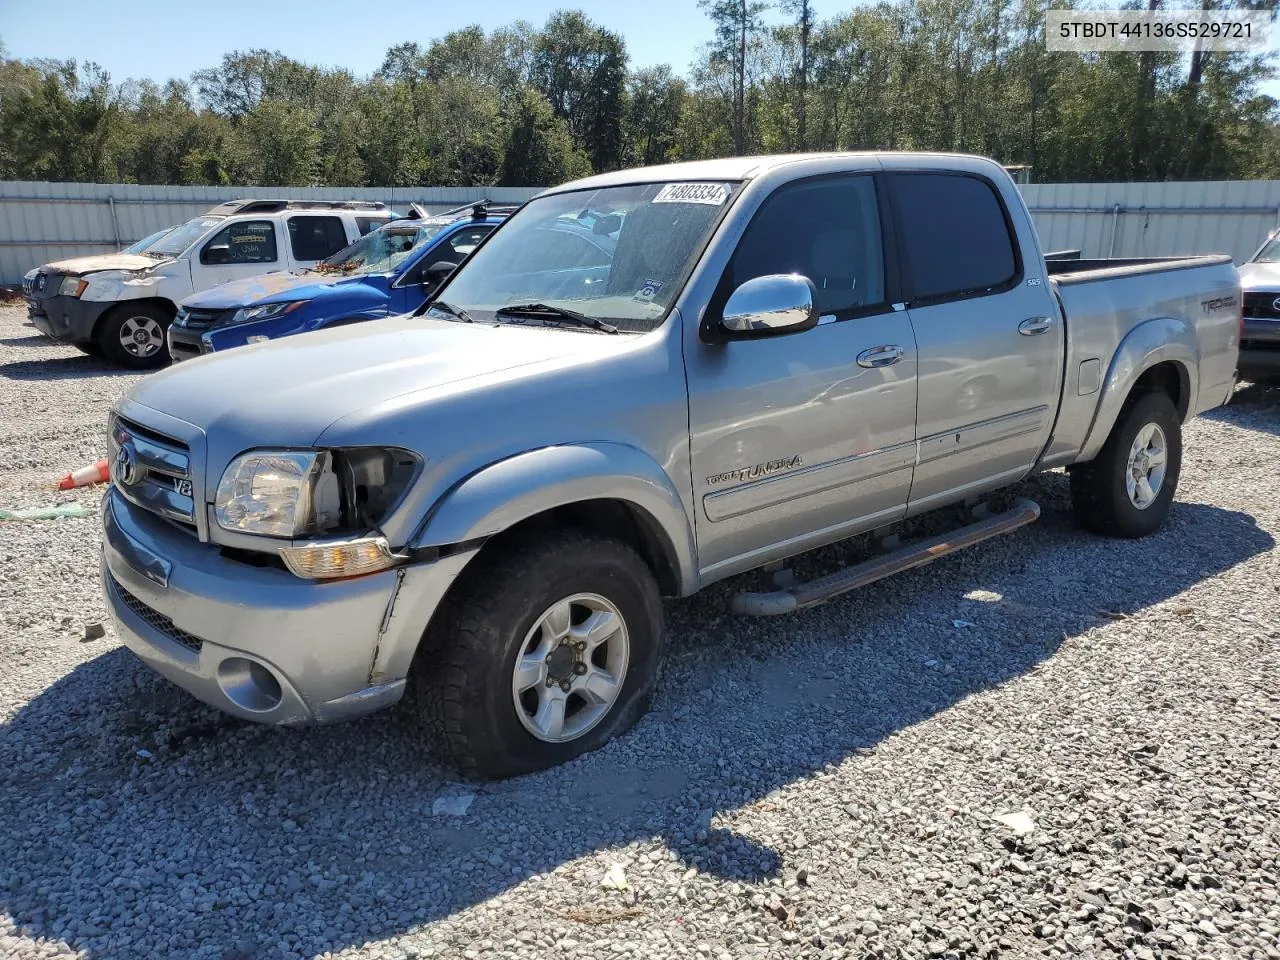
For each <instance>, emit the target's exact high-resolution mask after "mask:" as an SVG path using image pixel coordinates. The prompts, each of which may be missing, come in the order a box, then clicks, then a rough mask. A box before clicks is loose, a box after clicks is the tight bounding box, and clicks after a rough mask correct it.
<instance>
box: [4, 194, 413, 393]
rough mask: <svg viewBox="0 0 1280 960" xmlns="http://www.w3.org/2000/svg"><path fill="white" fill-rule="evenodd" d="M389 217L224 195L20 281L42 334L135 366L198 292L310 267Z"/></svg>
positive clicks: (334, 205) (377, 211)
mask: <svg viewBox="0 0 1280 960" xmlns="http://www.w3.org/2000/svg"><path fill="white" fill-rule="evenodd" d="M392 217H393V214H392V213H391V211H390V210H388V209H387V208H386V207H385V206H383V205H382V204H380V203H362V202H356V201H320V200H308V201H294V200H232V201H229V202H227V203H222V204H219V205H218V206H216V207H213V208H211V209H210V210H209V211H208V212H207V213H206V214H205V215H204V216H202V217H196V218H195V219H194V220H188V221H187V222H186V223H184V224H183V225H182V226H180V227H176V228H175V229H173V230H172V231H170V232H169V233H167V234H166V235H165V236H163V237H161V238H160V239H159V240H157V241H155V242H154V243H153V244H151V245H150V246H148V247H147V248H146V249H145V250H143V251H142V252H141V253H123V252H122V253H117V254H110V255H106V256H96V257H79V258H76V259H74V260H61V261H58V262H57V263H47V264H45V265H44V266H42V267H40V268H39V270H37V272H36V274H35V276H34V277H32V279H31V283H30V285H29V286H28V284H27V283H26V282H25V281H24V283H23V294H24V296H26V298H27V308H28V316H29V317H30V319H31V321H32V323H34V324H35V325H36V327H38V328H39V329H40V330H41V332H43V333H45V334H47V335H48V336H50V337H52V338H53V339H55V340H59V341H62V342H64V343H71V344H75V345H76V346H78V347H80V348H81V349H83V350H85V351H86V352H88V353H97V354H101V355H103V356H105V357H107V358H108V359H110V360H112V361H114V362H115V363H117V364H119V365H120V366H123V367H127V368H129V369H134V370H144V369H149V368H152V367H159V366H163V365H164V364H165V363H167V362H168V361H169V350H168V347H167V346H166V345H165V330H166V329H167V328H168V326H169V323H170V322H171V321H172V320H173V316H174V313H175V312H176V311H177V305H178V304H179V303H180V302H181V301H182V300H183V299H184V298H186V297H188V296H190V295H191V294H192V293H194V292H196V291H199V290H207V289H208V288H209V287H214V286H217V285H218V284H222V283H227V282H228V281H231V280H236V279H240V278H243V277H253V276H259V275H261V274H264V273H268V272H271V271H273V270H298V269H303V268H305V267H310V266H314V265H315V264H316V263H318V262H319V261H321V260H323V259H324V258H325V257H328V256H331V255H332V254H334V253H336V252H337V251H338V250H341V249H342V248H343V247H345V246H347V245H348V244H349V243H351V242H352V241H354V240H356V239H357V238H359V237H360V236H361V235H362V234H364V233H367V232H368V231H369V230H370V229H373V228H374V227H376V226H378V225H380V224H382V223H385V222H387V221H388V220H390V219H391V218H392Z"/></svg>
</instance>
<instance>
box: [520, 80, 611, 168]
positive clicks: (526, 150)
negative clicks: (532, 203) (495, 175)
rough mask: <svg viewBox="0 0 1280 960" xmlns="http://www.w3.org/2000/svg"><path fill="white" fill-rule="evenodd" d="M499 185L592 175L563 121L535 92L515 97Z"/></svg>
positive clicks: (523, 93)
mask: <svg viewBox="0 0 1280 960" xmlns="http://www.w3.org/2000/svg"><path fill="white" fill-rule="evenodd" d="M502 153H503V160H502V170H501V175H500V179H499V183H501V184H502V185H503V186H521V185H525V184H530V183H563V182H564V181H565V180H572V179H574V178H575V177H584V176H586V175H587V174H589V173H590V172H591V161H590V160H589V159H588V158H587V156H586V154H584V153H583V152H582V151H581V150H579V149H578V147H577V146H576V145H575V144H574V142H573V137H572V135H571V134H570V133H569V129H568V126H567V125H566V124H565V122H564V121H563V120H562V119H560V118H559V117H557V116H556V115H555V112H554V111H553V110H552V109H551V104H550V103H548V102H547V98H546V97H544V96H543V95H542V94H541V93H539V92H538V91H537V90H534V89H532V88H530V87H526V88H525V89H524V90H522V91H520V93H519V94H518V95H517V96H516V98H515V101H514V103H513V104H512V108H511V112H510V115H509V116H508V118H507V139H506V142H505V143H504V144H503V151H502Z"/></svg>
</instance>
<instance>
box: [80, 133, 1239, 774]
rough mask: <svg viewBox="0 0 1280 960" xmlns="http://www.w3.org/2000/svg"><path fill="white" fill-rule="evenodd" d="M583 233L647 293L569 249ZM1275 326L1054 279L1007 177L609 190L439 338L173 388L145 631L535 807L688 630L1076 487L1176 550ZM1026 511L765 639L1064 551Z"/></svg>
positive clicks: (170, 666)
mask: <svg viewBox="0 0 1280 960" xmlns="http://www.w3.org/2000/svg"><path fill="white" fill-rule="evenodd" d="M592 211H596V212H598V213H599V214H600V215H599V216H598V217H597V216H594V215H592V213H591V212H592ZM584 212H586V214H587V216H586V218H585V219H586V220H590V221H592V226H591V227H590V229H591V230H592V231H594V230H596V229H597V228H598V229H600V230H601V231H603V232H604V233H606V234H608V235H612V234H611V230H612V229H616V231H617V236H616V241H615V243H614V245H613V250H612V254H611V255H610V256H603V255H597V253H598V248H593V249H591V250H588V249H587V248H585V247H583V246H582V245H581V244H577V243H573V242H569V241H567V240H565V239H564V238H563V237H562V236H561V232H560V227H561V226H562V225H563V224H564V223H565V222H567V221H576V220H578V219H579V218H580V217H583V214H584ZM957 237H963V238H964V242H963V243H957V242H956V238H957ZM1239 323H1240V284H1239V280H1238V278H1237V276H1236V271H1235V268H1234V267H1233V266H1232V264H1231V260H1230V258H1228V257H1214V256H1209V257H1192V258H1185V259H1180V260H1162V261H1144V262H1121V263H1115V262H1111V261H1096V260H1078V261H1070V260H1062V261H1054V262H1050V263H1046V261H1045V260H1044V259H1043V258H1042V257H1041V253H1040V247H1039V244H1038V242H1037V239H1036V232H1035V227H1034V224H1033V223H1032V220H1031V217H1030V215H1029V213H1028V211H1027V209H1026V207H1025V205H1024V204H1023V201H1022V198H1021V196H1020V195H1019V192H1018V190H1017V188H1016V187H1015V185H1014V183H1013V181H1012V180H1011V179H1010V178H1009V176H1008V175H1007V174H1006V173H1005V171H1004V170H1002V169H1001V168H1000V166H999V165H998V164H996V163H993V162H992V161H989V160H984V159H981V158H977V157H963V156H956V155H932V154H899V153H886V154H874V153H864V154H833V155H808V156H782V157H741V158H728V159H722V160H711V161H704V162H698V163H689V164H677V165H673V166H667V167H654V168H648V169H642V170H630V171H621V172H615V173H608V174H603V175H600V176H596V177H592V178H589V179H586V180H580V181H577V182H573V183H568V184H565V185H563V186H559V187H556V188H554V189H551V190H548V191H545V192H544V193H542V194H540V195H539V196H538V197H537V198H535V199H534V200H531V201H530V202H529V203H527V204H526V205H525V206H523V207H522V208H521V209H520V210H519V211H518V212H517V213H515V214H514V215H513V216H511V217H510V218H509V219H508V220H507V221H506V222H505V223H504V224H503V225H502V226H501V227H499V228H498V229H497V230H496V231H494V232H493V233H492V234H491V235H490V236H489V237H488V238H487V239H486V240H485V242H484V243H483V245H481V246H480V247H479V249H477V250H476V251H475V253H474V254H473V255H472V256H471V257H469V258H468V259H467V260H466V262H465V263H463V265H462V266H461V267H460V268H459V269H458V270H457V271H456V272H454V273H453V274H452V275H451V276H450V277H449V278H448V279H447V280H446V281H445V282H444V283H443V284H442V285H441V287H440V288H439V289H438V290H437V291H436V292H435V294H434V295H433V296H432V298H431V299H430V300H429V301H427V303H426V304H425V305H424V306H423V308H421V310H420V311H418V313H417V314H416V315H410V316H404V317H395V318H389V319H386V320H382V321H379V322H378V323H375V324H370V325H368V326H366V327H363V328H359V329H354V328H339V329H335V330H327V331H322V332H320V333H316V334H314V335H311V336H308V337H301V338H298V339H297V340H295V341H292V342H290V343H288V344H275V343H267V344H261V345H258V346H255V347H251V348H246V349H244V350H237V351H232V352H230V353H228V354H227V355H226V356H223V357H204V358H201V359H198V360H194V361H191V362H189V363H183V364H180V365H178V366H177V367H175V368H173V369H171V370H168V371H165V372H163V373H160V374H157V375H155V376H152V377H148V378H146V379H145V380H143V381H142V382H141V383H138V384H136V385H135V386H134V387H133V388H132V389H131V390H130V391H129V393H128V394H127V395H126V396H124V397H123V398H122V399H121V400H120V401H119V402H118V403H117V404H116V406H115V410H114V415H113V418H112V421H111V424H110V458H111V462H112V463H113V464H114V466H113V471H114V472H113V480H114V483H113V485H112V487H111V489H110V491H109V493H108V494H107V497H106V502H105V507H104V511H103V525H104V534H103V536H104V555H103V576H102V582H103V584H104V589H105V593H106V602H107V605H108V607H109V609H110V611H111V615H112V617H113V618H114V620H115V622H116V625H117V629H118V633H119V636H120V637H121V638H122V640H123V641H124V643H125V644H126V645H128V646H129V647H130V648H131V649H132V650H133V651H134V652H135V653H137V654H138V656H140V657H141V658H142V659H143V660H144V661H146V662H147V663H149V664H150V665H152V666H153V667H154V668H155V669H156V670H158V671H159V672H160V673H162V674H163V675H165V676H166V677H169V678H170V679H171V680H173V681H174V682H176V683H178V684H180V685H181V686H183V687H185V688H186V689H187V690H189V691H190V692H191V693H193V694H194V695H195V696H197V697H199V698H201V699H202V700H204V701H205V702H207V703H210V704H213V705H215V706H217V707H220V708H221V709H223V710H225V711H227V712H228V713H232V714H235V715H238V716H240V717H245V718H248V719H252V720H259V721H263V722H268V723H278V724H301V723H308V722H317V721H334V720H341V719H345V718H348V717H352V716H356V715H358V714H362V713H367V712H369V711H372V710H376V709H379V708H381V707H385V706H387V705H389V704H391V703H393V702H395V701H397V700H399V699H400V698H401V697H402V696H403V695H404V694H405V693H406V691H409V692H410V693H411V695H412V697H413V702H414V704H415V709H417V710H419V711H420V712H421V715H422V717H423V722H424V723H428V722H432V723H433V722H434V720H433V719H432V718H440V719H442V720H443V723H442V729H443V735H444V737H445V740H446V745H447V748H448V750H449V752H450V754H451V755H452V756H453V758H454V759H455V761H456V762H457V764H458V765H459V766H460V767H461V768H462V769H463V770H464V771H466V772H467V773H468V774H472V775H478V776H486V777H494V776H507V775H512V774H518V773H523V772H526V771H530V770H535V769H538V768H541V767H545V766H548V765H551V764H555V763H559V762H561V761H563V760H566V759H568V758H570V757H572V756H574V755H576V754H578V753H581V752H582V751H584V750H590V749H593V748H595V747H598V746H600V745H601V744H603V743H604V742H605V741H607V740H608V739H609V738H610V737H613V736H615V735H617V734H619V733H621V732H622V731H623V730H625V729H626V728H627V727H628V726H630V725H631V724H632V723H633V722H634V721H635V720H636V718H637V717H639V716H640V715H641V714H642V713H643V711H644V709H645V706H646V704H647V703H648V700H649V697H650V694H651V693H652V690H653V687H654V682H655V677H656V675H657V667H658V661H659V658H660V656H661V652H662V606H661V604H660V602H659V598H660V597H661V596H662V595H668V596H685V595H689V594H692V593H694V592H695V591H697V590H699V589H701V588H703V587H705V586H707V585H708V584H711V583H714V582H716V581H718V580H722V579H724V578H725V577H728V576H730V575H733V574H736V573H740V572H743V571H746V570H752V569H755V568H758V567H761V566H764V565H766V564H771V563H774V562H778V561H783V560H785V559H786V558H789V557H792V556H794V555H796V554H798V553H801V552H803V551H807V550H810V549H813V548H816V547H820V546H822V545H824V544H828V543H831V542H833V541H836V540H840V539H843V538H846V537H849V536H852V535H854V534H859V533H864V532H871V533H875V532H877V531H881V532H883V531H884V530H885V529H886V528H892V527H893V525H895V524H896V523H897V522H898V521H901V520H903V519H904V518H906V517H909V516H913V515H916V514H921V513H924V512H926V511H931V510H934V509H937V508H941V507H946V506H949V505H955V506H956V511H957V512H958V511H959V510H960V509H961V505H963V504H964V503H965V502H966V501H969V500H971V499H973V498H978V497H980V496H983V495H986V494H989V493H991V492H993V491H998V490H1001V489H1003V488H1006V487H1008V486H1009V485H1010V484H1013V483H1016V482H1018V481H1020V480H1022V479H1023V478H1025V477H1027V476H1028V475H1029V474H1032V473H1035V472H1037V471H1041V470H1046V469H1049V468H1053V467H1067V468H1069V469H1070V477H1071V491H1072V498H1073V502H1074V505H1075V509H1076V512H1077V514H1078V515H1079V517H1080V519H1081V521H1082V522H1083V523H1084V524H1085V525H1086V526H1088V527H1090V528H1092V529H1093V530H1096V531H1098V532H1100V533H1103V534H1108V535H1112V536H1120V537H1139V536H1143V535H1146V534H1149V533H1151V532H1153V531H1155V530H1156V529H1157V528H1159V527H1160V525H1161V524H1162V523H1163V522H1164V519H1165V517H1166V515H1167V514H1168V512H1169V507H1170V502H1171V501H1172V499H1173V496H1174V491H1175V489H1176V487H1177V482H1178V474H1179V469H1180V466H1181V458H1182V434H1181V427H1182V424H1183V423H1184V422H1185V421H1187V420H1188V419H1189V418H1191V417H1193V416H1195V415H1196V414H1198V413H1201V412H1203V411H1205V410H1208V409H1210V408H1212V407H1216V406H1218V405H1220V404H1222V403H1224V402H1225V401H1226V399H1227V397H1228V396H1229V394H1230V393H1231V390H1232V388H1233V386H1234V383H1235V363H1236V350H1237V337H1238V330H1239ZM988 506H989V508H990V509H992V510H994V511H996V512H994V513H992V514H991V515H988V516H985V517H977V518H974V519H973V520H972V522H967V523H966V524H965V525H964V526H961V527H959V529H956V530H952V531H950V532H949V533H947V534H944V535H942V536H929V537H927V538H925V539H923V540H918V541H911V540H908V541H907V542H906V543H905V544H904V545H901V546H898V547H897V548H896V549H892V550H891V552H888V553H884V554H881V555H878V556H876V557H875V558H874V559H872V560H870V561H867V562H864V563H858V564H855V565H853V566H851V567H848V568H845V569H843V570H839V571H834V572H832V573H830V574H827V575H825V576H823V577H820V578H819V579H817V580H811V581H807V582H795V581H791V582H787V581H782V582H780V583H779V585H778V587H777V589H776V590H770V591H768V592H764V593H756V592H749V591H747V592H740V593H738V594H737V595H735V596H734V597H733V601H732V607H733V609H734V610H736V611H737V612H739V613H743V614H779V613H786V612H789V611H792V610H796V609H800V608H803V607H806V606H809V605H812V604H815V603H821V602H823V601H826V600H829V599H831V598H832V597H834V596H836V595H838V594H840V593H842V592H844V591H846V590H849V589H853V588H854V587H857V586H860V585H862V584H864V583H867V582H870V581H872V580H875V579H877V578H879V577H882V576H884V575H886V574H888V573H892V572H895V571H898V570H902V569H906V568H909V567H914V566H919V565H920V564H922V563H926V562H928V561H930V560H932V559H935V558H936V557H939V556H942V555H945V554H946V553H948V552H950V551H953V550H955V549H958V548H960V547H963V546H967V545H969V544H971V543H974V542H977V541H979V540H982V539H984V538H987V537H990V536H993V535H996V534H999V533H1004V532H1007V531H1009V530H1012V529H1015V528H1017V527H1020V526H1021V525H1023V524H1026V523H1028V522H1030V521H1032V520H1034V519H1035V518H1036V516H1037V514H1038V507H1037V506H1036V505H1035V504H1034V503H1032V502H1029V501H1025V500H1024V501H1019V502H1015V503H1014V504H1013V505H1012V506H1008V507H1007V508H1006V507H1005V506H1004V505H1002V504H1001V503H1000V502H999V501H998V500H995V501H990V502H989V503H988ZM940 521H941V518H940ZM940 521H939V522H940ZM886 546H887V545H886Z"/></svg>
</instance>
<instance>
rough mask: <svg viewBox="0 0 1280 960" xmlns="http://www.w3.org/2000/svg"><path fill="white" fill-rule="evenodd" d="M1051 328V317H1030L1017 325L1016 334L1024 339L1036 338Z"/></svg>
mask: <svg viewBox="0 0 1280 960" xmlns="http://www.w3.org/2000/svg"><path fill="white" fill-rule="evenodd" d="M1052 326H1053V318H1052V317H1031V318H1030V319H1029V320H1023V321H1022V322H1021V323H1020V324H1018V332H1019V333H1020V334H1022V335H1023V336H1024V337H1038V336H1039V335H1040V334H1042V333H1044V332H1045V331H1046V330H1048V329H1049V328H1050V327H1052Z"/></svg>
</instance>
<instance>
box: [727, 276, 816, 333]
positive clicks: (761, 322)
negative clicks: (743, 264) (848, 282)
mask: <svg viewBox="0 0 1280 960" xmlns="http://www.w3.org/2000/svg"><path fill="white" fill-rule="evenodd" d="M815 299H817V298H816V296H815V291H814V288H813V283H812V281H810V280H809V279H808V278H807V277H802V276H800V275H799V274H797V273H787V274H783V273H776V274H770V275H768V276H764V277H755V278H753V279H751V280H748V281H747V282H746V283H744V284H742V285H741V286H740V287H738V289H737V290H735V291H733V293H732V294H731V295H730V297H729V302H728V303H726V304H725V305H724V313H723V315H722V316H721V318H720V329H721V330H723V331H724V332H725V333H727V334H729V335H730V336H733V337H737V338H746V337H767V336H772V335H774V334H780V333H799V332H800V331H801V330H808V329H810V328H811V327H814V326H816V325H817V323H818V311H817V309H815V307H814V300H815Z"/></svg>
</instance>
